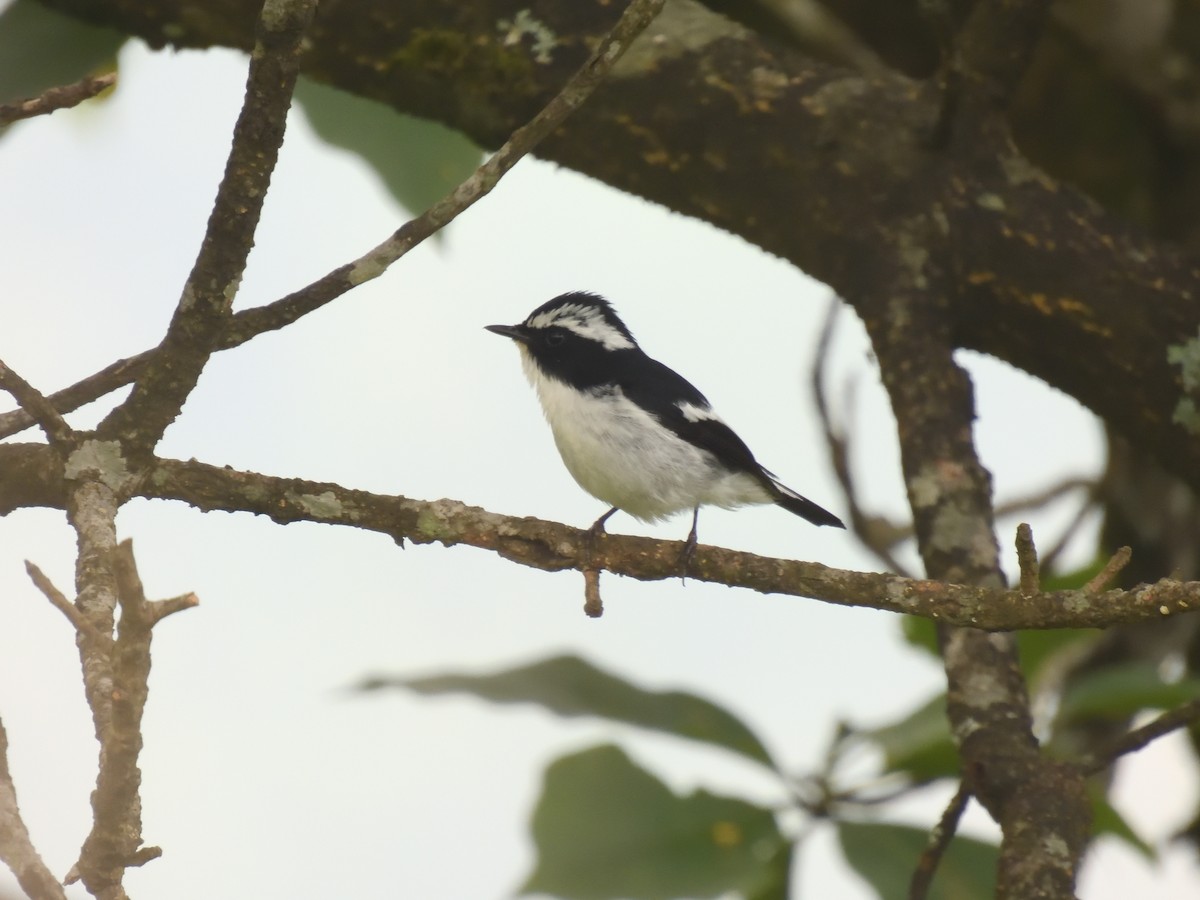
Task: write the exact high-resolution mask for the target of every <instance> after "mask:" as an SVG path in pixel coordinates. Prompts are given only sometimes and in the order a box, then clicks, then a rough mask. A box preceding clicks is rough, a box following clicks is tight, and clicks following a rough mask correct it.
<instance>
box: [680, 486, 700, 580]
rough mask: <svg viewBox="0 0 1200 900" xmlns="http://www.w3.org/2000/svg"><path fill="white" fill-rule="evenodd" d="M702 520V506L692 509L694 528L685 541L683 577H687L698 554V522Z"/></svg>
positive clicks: (682, 559)
mask: <svg viewBox="0 0 1200 900" xmlns="http://www.w3.org/2000/svg"><path fill="white" fill-rule="evenodd" d="M699 521H700V506H699V505H698V504H697V506H696V507H695V508H694V509H693V510H692V530H691V531H689V532H688V536H687V540H686V541H684V542H683V557H682V558H681V560H680V561H681V562H682V563H683V577H684V578H687V573H688V571H689V570H690V569H691V567H692V558H693V557H695V555H696V523H697V522H699Z"/></svg>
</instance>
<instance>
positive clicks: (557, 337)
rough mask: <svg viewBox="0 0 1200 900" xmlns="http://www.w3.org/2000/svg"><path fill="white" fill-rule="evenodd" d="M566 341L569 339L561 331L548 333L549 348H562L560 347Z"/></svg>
mask: <svg viewBox="0 0 1200 900" xmlns="http://www.w3.org/2000/svg"><path fill="white" fill-rule="evenodd" d="M566 339H567V338H566V335H564V334H563V333H562V332H560V331H547V332H546V346H547V347H560V346H562V342H563V341H565V340H566Z"/></svg>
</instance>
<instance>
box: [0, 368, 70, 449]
mask: <svg viewBox="0 0 1200 900" xmlns="http://www.w3.org/2000/svg"><path fill="white" fill-rule="evenodd" d="M0 388H3V389H4V390H6V391H8V392H9V393H10V394H12V396H13V399H15V400H16V401H17V403H18V404H20V406H21V409H23V410H25V411H26V412H27V413H28V414H29V416H30V417H31V418H32V419H33V420H34V421H35V422H37V423H38V425H40V426H41V427H42V431H44V432H45V434H46V440H48V441H49V442H50V444H51V445H52V446H54V447H57V448H58V449H59V450H62V451H64V452H65V451H66V450H67V449H68V448H70V446H71V444H72V443H73V442H74V437H75V432H74V431H73V430H72V429H71V426H70V425H68V424H67V423H66V420H65V419H63V417H62V416H61V415H59V413H58V410H56V409H55V408H54V405H53V404H52V403H51V402H50V401H49V400H47V399H46V396H45V395H44V394H43V393H42V392H41V391H39V390H38V389H37V388H35V387H34V386H33V385H31V384H30V383H29V382H28V381H26V380H25V379H24V378H22V377H21V376H20V375H18V374H17V373H16V372H14V371H13V370H12V369H10V368H9V367H8V365H7V364H5V362H4V361H3V360H0Z"/></svg>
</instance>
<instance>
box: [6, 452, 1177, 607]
mask: <svg viewBox="0 0 1200 900" xmlns="http://www.w3.org/2000/svg"><path fill="white" fill-rule="evenodd" d="M56 462H57V460H56V457H55V454H54V452H53V451H52V450H51V449H50V448H49V447H47V446H46V445H44V444H6V445H0V513H8V512H11V511H12V510H14V509H17V508H21V507H24V506H49V507H56V508H62V507H63V506H64V504H65V503H66V502H67V490H66V487H65V486H64V483H63V481H62V476H61V467H59V466H58V465H56ZM133 493H134V495H135V496H141V497H147V498H150V499H161V500H178V501H181V502H183V503H187V504H189V505H191V506H194V507H196V508H197V509H200V510H203V511H206V512H207V511H215V510H221V511H224V512H249V513H253V514H256V515H264V516H267V517H268V518H270V519H272V520H273V521H276V522H279V523H281V524H286V523H289V522H318V523H324V524H330V525H340V526H345V527H351V528H362V529H364V530H367V531H374V532H378V533H380V534H386V535H388V536H389V537H391V538H393V539H394V540H396V541H397V542H402V541H405V540H411V541H412V542H414V543H418V544H424V543H432V542H439V543H442V544H444V545H446V546H455V545H457V544H465V545H468V546H472V547H477V548H480V549H483V550H488V551H491V552H494V553H497V554H499V555H500V556H503V557H505V558H506V559H510V560H512V561H514V562H518V563H521V564H522V565H527V566H531V567H533V568H538V569H543V570H545V571H549V572H557V571H562V570H564V569H578V568H583V567H585V566H586V565H587V564H588V560H589V557H588V556H587V553H586V549H587V548H586V539H587V530H586V529H578V528H572V527H570V526H567V525H562V524H559V523H556V522H548V521H544V520H541V519H534V518H528V517H526V518H518V517H513V516H505V515H500V514H497V513H493V512H488V511H487V510H483V509H479V508H478V507H472V506H466V505H465V504H462V503H459V502H457V501H454V500H432V501H427V500H414V499H409V498H407V497H392V496H384V495H380V494H372V493H369V492H367V491H357V490H353V489H350V488H346V487H343V486H341V485H339V484H334V483H331V482H315V481H304V480H301V479H297V478H279V477H275V476H270V475H260V474H257V473H254V472H239V471H236V470H234V469H228V468H225V467H222V466H211V465H206V464H204V463H200V462H196V461H194V460H193V461H187V462H185V461H182V460H157V461H155V462H154V463H152V464H151V466H150V470H149V472H148V474H147V475H146V476H145V477H144V478H142V479H140V481H139V484H138V486H137V488H136V490H134V491H133ZM679 547H680V545H679V544H678V543H677V542H675V541H658V540H652V539H650V538H639V537H626V536H622V535H607V536H605V537H603V538H601V539H600V540H599V541H598V542H597V546H596V555H595V562H596V563H597V565H598V566H599V567H600V568H604V569H607V570H608V571H610V572H614V573H616V574H618V575H627V576H629V577H632V578H638V579H642V580H647V581H653V580H659V579H663V578H677V577H680V576H682V574H683V572H682V571H681V569H680V566H679ZM688 577H690V578H696V579H697V580H702V581H713V582H718V583H722V584H728V585H730V586H733V587H745V588H749V589H750V590H755V591H760V592H762V593H777V594H783V595H790V596H797V597H810V598H812V599H816V600H822V601H824V602H827V603H836V604H839V605H845V606H870V607H873V608H876V609H883V610H888V611H891V612H897V613H911V614H913V615H920V616H924V617H926V618H931V619H935V620H941V621H946V622H950V623H953V624H961V625H972V626H975V627H977V628H981V629H986V630H996V631H1012V630H1018V629H1022V628H1072V627H1080V628H1084V627H1094V628H1103V627H1106V626H1108V625H1114V624H1120V623H1129V622H1142V621H1147V620H1154V619H1161V618H1166V617H1170V616H1176V615H1182V614H1186V613H1188V612H1191V611H1194V610H1200V583H1191V582H1177V581H1171V580H1169V579H1164V580H1162V581H1159V582H1157V583H1155V584H1152V585H1142V586H1140V587H1137V588H1134V589H1133V590H1129V591H1106V592H1104V593H1100V594H1097V593H1094V592H1091V591H1089V590H1087V589H1082V590H1075V591H1052V592H1048V593H1039V594H1036V595H1033V596H1031V597H1024V596H1021V594H1020V592H1019V591H1007V590H1002V589H1000V588H998V587H995V588H985V587H969V586H965V585H961V584H945V583H942V582H939V581H927V580H921V579H909V578H900V577H898V576H894V575H888V574H878V573H864V572H851V571H845V570H838V569H831V568H829V567H827V566H822V565H820V564H818V563H806V562H796V561H793V560H781V559H770V558H766V557H761V556H756V555H755V554H752V553H741V552H736V551H732V550H724V549H721V548H718V547H709V546H701V547H700V548H698V550H697V552H696V558H695V567H694V569H693V570H689V572H688ZM110 631H111V629H110Z"/></svg>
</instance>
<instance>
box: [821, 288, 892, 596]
mask: <svg viewBox="0 0 1200 900" xmlns="http://www.w3.org/2000/svg"><path fill="white" fill-rule="evenodd" d="M841 307H842V301H841V299H840V298H839V297H837V296H836V295H835V296H833V297H831V298H830V300H829V306H828V308H827V309H826V311H825V321H824V322H823V323H822V325H821V334H820V337H819V338H818V339H817V349H816V354H815V356H816V359H815V361H814V362H813V367H812V376H811V380H810V390H811V392H812V397H813V403H814V404H815V405H816V407H817V418H818V419H820V421H821V431H822V433H823V434H824V436H825V446H826V448H827V449H828V450H829V461H830V463H831V464H832V465H833V472H834V475H835V476H836V477H837V480H838V484H839V485H840V486H841V488H842V496H844V497H845V498H846V507H847V509H848V511H849V515H848V516H847V518H849V520H850V528H851V530H852V531H853V532H854V535H855V537H857V538H858V539H859V541H861V542H862V544H863V546H864V547H866V548H867V549H868V550H869V551H871V553H873V554H874V555H875V556H876V557H877V558H878V559H879V561H880V562H882V563H883V564H884V565H885V566H886V567H887V568H888V570H889V571H891V572H895V573H896V574H898V575H904V576H906V577H911V576H912V572H911V571H910V570H909V569H908V568H907V567H906V566H905V565H904V564H903V563H901V562H900V560H899V559H898V558H897V557H896V556H895V555H894V554H893V553H892V549H891V548H892V547H894V546H895V545H896V544H897V543H898V542H899V541H900V540H903V539H904V538H907V537H911V536H912V528H911V527H908V528H900V529H898V528H896V527H894V526H893V525H891V523H889V522H887V521H886V520H884V519H881V518H880V517H879V516H872V515H868V514H867V512H866V511H865V510H864V509H863V506H862V503H861V502H860V500H859V496H858V489H857V487H856V485H855V481H854V474H853V472H851V470H850V439H849V437H848V435H847V433H846V430H845V429H844V428H841V427H839V426H838V425H837V424H835V423H834V421H833V414H832V412H831V411H830V409H829V391H828V389H827V387H826V384H825V378H826V373H827V370H828V368H829V360H830V358H831V353H830V350H831V348H832V346H833V336H834V333H835V331H836V326H837V319H838V315H839V314H840V312H841ZM847 394H849V391H847ZM843 406H844V407H852V406H853V403H851V402H847V403H844V404H843Z"/></svg>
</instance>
